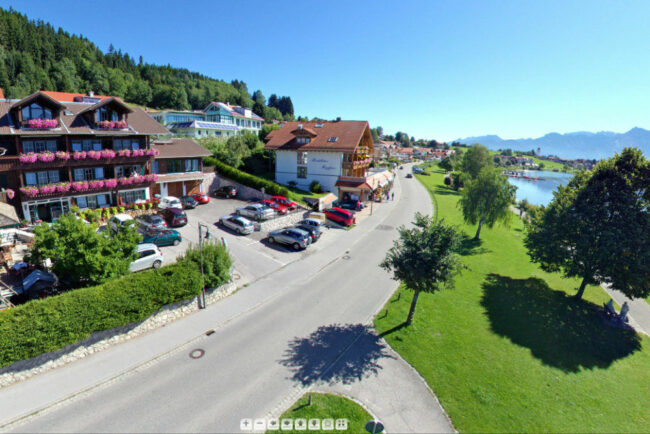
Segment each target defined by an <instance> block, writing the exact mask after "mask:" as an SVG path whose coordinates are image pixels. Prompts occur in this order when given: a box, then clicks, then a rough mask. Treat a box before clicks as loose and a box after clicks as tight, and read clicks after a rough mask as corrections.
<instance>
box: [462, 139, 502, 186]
mask: <svg viewBox="0 0 650 434" xmlns="http://www.w3.org/2000/svg"><path fill="white" fill-rule="evenodd" d="M493 166H494V163H493V161H492V158H491V157H490V152H489V151H488V150H487V148H486V147H485V146H482V145H478V144H476V145H472V146H471V147H469V148H468V149H467V151H465V153H464V154H463V158H462V160H461V161H460V170H461V171H462V172H463V175H465V176H467V177H468V178H470V179H474V178H476V177H477V176H478V174H479V173H480V172H481V170H482V169H483V168H484V167H493Z"/></svg>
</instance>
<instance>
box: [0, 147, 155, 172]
mask: <svg viewBox="0 0 650 434" xmlns="http://www.w3.org/2000/svg"><path fill="white" fill-rule="evenodd" d="M95 152H100V151H95ZM111 152H112V151H111ZM56 154H59V152H57V153H56ZM56 154H51V155H54V158H51V157H47V158H45V159H38V158H36V161H33V158H30V159H29V160H26V159H25V157H24V156H4V157H0V170H15V169H25V170H33V169H42V168H55V167H67V166H79V167H84V166H97V165H106V164H111V165H117V164H133V163H142V162H146V161H149V160H151V159H153V156H151V155H140V154H137V155H135V156H134V155H117V154H115V156H113V157H106V156H104V157H102V156H101V155H100V157H99V158H96V157H97V155H96V154H91V157H88V153H86V155H83V154H77V157H78V158H74V157H75V155H74V153H71V154H67V157H61V158H59V157H57V156H56ZM24 155H25V154H24ZM107 155H108V154H107ZM21 157H23V158H22V160H23V161H21Z"/></svg>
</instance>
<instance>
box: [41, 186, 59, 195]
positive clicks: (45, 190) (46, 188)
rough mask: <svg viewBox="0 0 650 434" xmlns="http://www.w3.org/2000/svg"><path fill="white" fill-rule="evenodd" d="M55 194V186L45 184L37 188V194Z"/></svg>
mask: <svg viewBox="0 0 650 434" xmlns="http://www.w3.org/2000/svg"><path fill="white" fill-rule="evenodd" d="M55 192H56V185H54V184H47V185H41V186H40V187H38V194H52V193H55Z"/></svg>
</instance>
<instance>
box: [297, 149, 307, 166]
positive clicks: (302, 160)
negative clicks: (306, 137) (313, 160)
mask: <svg viewBox="0 0 650 434" xmlns="http://www.w3.org/2000/svg"><path fill="white" fill-rule="evenodd" d="M297 156H298V164H307V153H306V152H298V153H297Z"/></svg>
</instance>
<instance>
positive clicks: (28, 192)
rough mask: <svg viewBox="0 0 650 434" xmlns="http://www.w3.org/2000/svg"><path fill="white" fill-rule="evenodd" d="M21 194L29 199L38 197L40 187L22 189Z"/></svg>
mask: <svg viewBox="0 0 650 434" xmlns="http://www.w3.org/2000/svg"><path fill="white" fill-rule="evenodd" d="M20 192H21V193H22V194H24V195H25V196H27V197H36V196H38V187H20Z"/></svg>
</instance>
